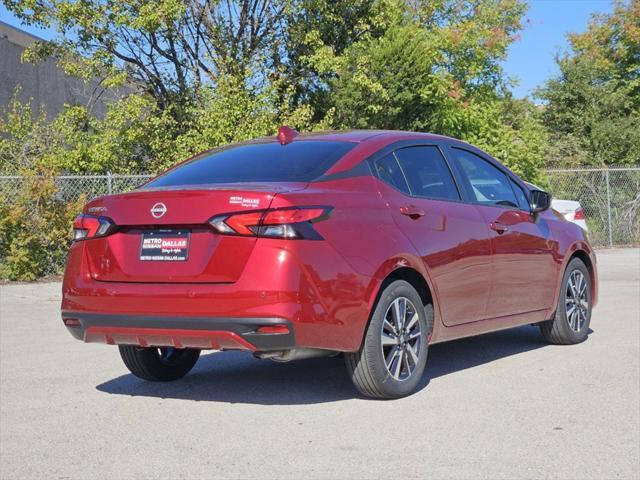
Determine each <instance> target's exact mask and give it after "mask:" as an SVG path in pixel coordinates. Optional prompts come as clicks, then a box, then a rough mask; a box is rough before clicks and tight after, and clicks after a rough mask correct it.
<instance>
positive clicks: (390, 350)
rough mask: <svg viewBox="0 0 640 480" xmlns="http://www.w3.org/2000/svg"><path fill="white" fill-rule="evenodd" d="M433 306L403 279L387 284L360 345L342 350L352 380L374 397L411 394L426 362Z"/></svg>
mask: <svg viewBox="0 0 640 480" xmlns="http://www.w3.org/2000/svg"><path fill="white" fill-rule="evenodd" d="M427 312H429V316H431V317H432V316H433V309H432V308H430V306H428V307H427V309H425V308H424V306H423V305H422V299H421V298H420V295H418V292H416V290H415V289H414V288H413V287H412V286H411V285H410V284H409V283H408V282H405V281H404V280H396V281H394V282H392V283H391V284H389V285H388V286H387V287H386V288H385V289H384V290H383V292H382V294H381V295H380V299H379V300H378V303H377V305H376V307H375V310H374V312H373V315H372V317H371V321H370V323H369V327H368V329H367V332H366V334H365V338H364V341H363V343H362V347H361V348H360V350H359V351H357V352H349V353H345V355H344V358H345V364H346V366H347V371H348V373H349V376H350V377H351V380H352V381H353V383H354V385H355V387H356V388H357V389H358V391H359V392H360V393H362V394H363V395H365V396H367V397H373V398H381V399H384V398H399V397H403V396H406V395H409V394H410V393H412V392H413V391H414V390H415V389H416V387H417V386H418V383H419V382H420V380H421V378H422V374H423V373H424V369H425V365H426V363H427V350H428V348H429V345H428V343H427V339H428V335H429V328H430V325H431V321H432V320H431V318H427Z"/></svg>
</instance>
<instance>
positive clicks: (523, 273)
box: [450, 148, 558, 318]
mask: <svg viewBox="0 0 640 480" xmlns="http://www.w3.org/2000/svg"><path fill="white" fill-rule="evenodd" d="M450 151H451V152H452V155H453V157H454V158H455V161H456V162H457V165H458V166H459V169H460V170H461V173H462V176H463V177H464V178H463V180H464V181H465V182H467V186H468V189H469V190H470V192H471V196H473V199H474V200H475V202H476V205H477V209H478V211H479V212H480V213H481V214H482V217H483V218H484V221H485V223H486V225H487V226H488V227H489V229H490V237H491V249H492V269H491V293H490V296H489V302H488V304H487V316H488V317H489V318H495V317H503V316H507V315H514V314H518V313H525V312H533V311H538V310H543V309H547V308H549V307H550V306H551V303H552V302H553V296H554V288H555V286H556V282H555V279H556V275H557V273H556V272H557V268H558V264H557V262H556V261H555V258H556V256H555V255H554V252H555V251H556V250H557V245H556V242H555V241H552V240H551V236H550V231H549V227H548V224H547V222H546V221H545V220H544V219H543V218H542V217H540V216H537V217H535V216H533V215H532V214H531V211H530V206H529V201H528V199H527V195H526V193H525V191H524V190H523V189H522V188H521V187H520V186H519V185H518V184H517V183H516V182H515V181H514V180H513V179H511V178H509V176H508V175H507V174H506V173H505V172H503V171H502V170H501V169H499V168H498V167H496V166H495V165H493V164H492V163H491V162H489V161H488V160H486V159H483V158H481V157H480V156H478V155H476V154H474V153H472V152H469V151H467V150H462V149H457V148H452V149H451V150H450Z"/></svg>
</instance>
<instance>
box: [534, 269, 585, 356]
mask: <svg viewBox="0 0 640 480" xmlns="http://www.w3.org/2000/svg"><path fill="white" fill-rule="evenodd" d="M590 322H591V275H590V274H589V270H588V269H587V267H586V265H585V264H584V263H583V262H582V260H580V259H579V258H574V259H573V260H571V261H570V262H569V265H568V266H567V269H566V271H565V273H564V277H563V278H562V285H561V287H560V295H559V297H558V305H557V308H556V314H555V316H554V318H553V319H552V320H549V321H547V322H543V323H541V324H540V330H541V331H542V335H543V336H544V338H545V340H547V341H548V342H549V343H554V344H557V345H572V344H575V343H580V342H583V341H584V340H586V338H587V335H588V333H589V323H590Z"/></svg>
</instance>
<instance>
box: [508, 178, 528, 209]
mask: <svg viewBox="0 0 640 480" xmlns="http://www.w3.org/2000/svg"><path fill="white" fill-rule="evenodd" d="M507 179H508V180H509V186H510V187H511V190H513V194H514V195H515V197H516V201H517V200H518V195H516V191H515V188H519V189H520V191H521V192H522V194H523V195H524V199H525V200H526V201H527V205H529V208H528V209H527V210H524V209H523V208H522V207H520V205H518V210H520V211H521V212H527V213H531V202H530V200H529V197H528V196H527V193H526V192H525V190H524V189H523V188H522V187H520V185H518V183H517V182H516V181H515V180H514V179H513V178H511V177H507ZM514 185H515V187H514Z"/></svg>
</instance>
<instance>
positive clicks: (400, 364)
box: [381, 297, 422, 381]
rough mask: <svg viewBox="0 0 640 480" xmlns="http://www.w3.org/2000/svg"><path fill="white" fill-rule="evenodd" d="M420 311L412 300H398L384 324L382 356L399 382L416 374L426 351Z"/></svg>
mask: <svg viewBox="0 0 640 480" xmlns="http://www.w3.org/2000/svg"><path fill="white" fill-rule="evenodd" d="M419 318H420V317H419V316H418V311H417V309H416V307H415V305H414V304H413V302H411V300H409V299H408V298H405V297H399V298H396V299H395V300H394V301H393V302H392V303H391V305H389V308H388V309H387V311H386V313H385V316H384V321H383V322H382V332H381V340H382V342H381V343H382V356H383V358H384V363H385V366H386V367H387V371H388V372H389V374H390V375H391V376H392V377H393V378H395V379H396V380H399V381H404V380H407V379H408V378H409V377H411V375H412V374H413V372H414V370H415V368H416V366H417V364H418V359H419V358H420V352H421V350H422V330H421V327H420V321H419Z"/></svg>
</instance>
